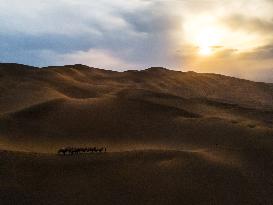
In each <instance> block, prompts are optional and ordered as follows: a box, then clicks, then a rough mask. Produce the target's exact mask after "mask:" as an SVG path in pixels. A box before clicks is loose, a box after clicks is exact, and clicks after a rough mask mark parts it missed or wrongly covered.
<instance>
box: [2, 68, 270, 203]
mask: <svg viewBox="0 0 273 205" xmlns="http://www.w3.org/2000/svg"><path fill="white" fill-rule="evenodd" d="M65 146H76V147H84V146H98V147H99V146H106V147H107V150H108V152H107V153H100V154H86V155H85V154H81V155H77V156H58V155H56V152H57V150H58V149H59V148H61V147H65ZM0 150H2V151H1V152H0V167H1V169H0V204H93V203H94V204H187V205H188V204H247V205H248V204H263V205H264V204H268V205H269V204H273V84H270V83H261V82H251V81H247V80H243V79H237V78H233V77H228V76H223V75H217V74H199V73H195V72H178V71H172V70H167V69H164V68H149V69H146V70H143V71H126V72H114V71H108V70H102V69H97V68H90V67H87V66H83V65H69V66H62V67H48V68H35V67H30V66H25V65H18V64H0Z"/></svg>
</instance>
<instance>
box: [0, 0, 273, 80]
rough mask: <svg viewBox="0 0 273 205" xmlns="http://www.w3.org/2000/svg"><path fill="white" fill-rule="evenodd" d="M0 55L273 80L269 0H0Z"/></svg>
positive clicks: (39, 62)
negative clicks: (158, 67) (156, 67)
mask: <svg viewBox="0 0 273 205" xmlns="http://www.w3.org/2000/svg"><path fill="white" fill-rule="evenodd" d="M0 62H13V63H22V64H28V65H33V66H39V67H42V66H49V65H64V64H85V65H89V66H92V67H99V68H104V69H112V70H118V71H124V70H131V69H134V70H136V69H137V70H140V69H146V68H148V67H151V66H161V67H166V68H168V69H173V70H181V71H189V70H191V71H195V72H202V73H212V72H213V73H219V74H224V75H230V76H235V77H239V78H245V79H249V80H255V81H265V82H272V83H273V0H24V1H22V0H0Z"/></svg>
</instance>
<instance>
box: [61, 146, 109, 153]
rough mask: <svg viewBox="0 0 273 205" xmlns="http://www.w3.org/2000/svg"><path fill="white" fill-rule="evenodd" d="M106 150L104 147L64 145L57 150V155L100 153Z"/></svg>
mask: <svg viewBox="0 0 273 205" xmlns="http://www.w3.org/2000/svg"><path fill="white" fill-rule="evenodd" d="M102 152H106V147H101V148H97V147H84V148H80V147H66V148H61V149H59V150H58V152H57V154H58V155H73V154H83V153H102Z"/></svg>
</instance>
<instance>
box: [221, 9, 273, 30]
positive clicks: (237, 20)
mask: <svg viewBox="0 0 273 205" xmlns="http://www.w3.org/2000/svg"><path fill="white" fill-rule="evenodd" d="M223 21H224V22H225V23H226V25H228V26H229V27H230V28H232V29H234V30H247V31H250V32H258V33H262V34H272V32H273V19H271V20H263V19H260V18H257V17H246V16H243V15H238V14H237V15H233V16H229V17H227V18H225V19H223Z"/></svg>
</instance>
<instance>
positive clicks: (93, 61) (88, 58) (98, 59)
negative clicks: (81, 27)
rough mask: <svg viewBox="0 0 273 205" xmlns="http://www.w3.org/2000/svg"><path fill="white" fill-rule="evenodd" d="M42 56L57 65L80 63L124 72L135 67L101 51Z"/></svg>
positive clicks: (91, 50) (48, 53)
mask: <svg viewBox="0 0 273 205" xmlns="http://www.w3.org/2000/svg"><path fill="white" fill-rule="evenodd" d="M43 55H44V56H47V57H50V58H53V59H52V60H53V61H55V62H56V63H57V64H58V65H64V64H77V63H79V62H80V63H81V64H84V65H89V66H92V67H97V68H106V69H118V70H126V69H128V68H131V69H134V68H135V66H134V65H132V64H130V63H129V62H126V61H124V60H122V59H120V58H118V57H117V56H115V55H114V54H113V53H111V52H109V51H107V50H102V49H90V50H88V51H76V52H72V53H67V54H56V53H51V52H44V53H43Z"/></svg>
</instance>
